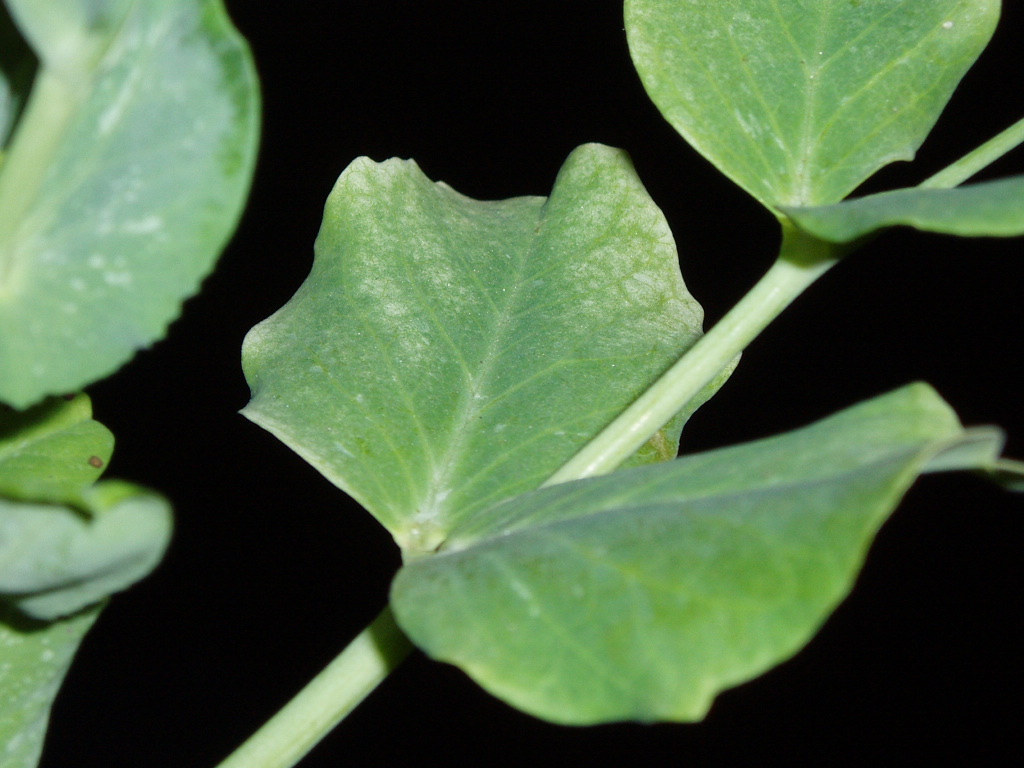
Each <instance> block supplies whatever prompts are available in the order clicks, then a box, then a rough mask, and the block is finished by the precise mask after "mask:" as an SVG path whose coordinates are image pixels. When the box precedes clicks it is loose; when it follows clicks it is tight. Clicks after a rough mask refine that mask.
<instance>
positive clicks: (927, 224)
mask: <svg viewBox="0 0 1024 768" xmlns="http://www.w3.org/2000/svg"><path fill="white" fill-rule="evenodd" d="M782 212H783V213H785V214H786V215H787V216H789V218H790V219H792V220H793V222H794V223H795V224H796V225H797V226H798V227H800V228H801V229H803V230H804V231H805V232H809V233H810V234H812V235H814V236H815V237H818V238H821V239H822V240H828V241H829V242H833V243H849V242H852V241H853V240H856V239H858V238H860V237H864V236H865V235H869V234H871V233H872V232H876V231H878V230H880V229H885V228H888V227H895V226H909V227H914V228H916V229H920V230H923V231H925V232H939V233H942V234H947V235H962V236H965V237H982V236H993V237H996V236H998V237H1012V236H1015V235H1022V234H1024V176H1014V177H1012V178H1008V179H1000V180H999V181H987V182H982V183H980V184H971V185H968V186H964V187H956V188H954V189H897V190H894V191H892V192H882V193H880V194H877V195H869V196H867V197H860V198H853V199H850V200H844V201H843V202H841V203H837V204H836V205H828V206H822V207H815V208H783V209H782Z"/></svg>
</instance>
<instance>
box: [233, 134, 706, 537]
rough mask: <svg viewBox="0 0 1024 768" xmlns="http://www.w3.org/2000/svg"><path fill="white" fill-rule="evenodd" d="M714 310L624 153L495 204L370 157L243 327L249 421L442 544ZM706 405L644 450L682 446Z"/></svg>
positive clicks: (628, 391)
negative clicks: (266, 309)
mask: <svg viewBox="0 0 1024 768" xmlns="http://www.w3.org/2000/svg"><path fill="white" fill-rule="evenodd" d="M701 319H702V311H701V309H700V307H699V305H698V304H697V302H696V301H694V299H693V298H692V297H691V296H690V294H689V293H688V292H687V290H686V288H685V286H684V285H683V281H682V278H681V277H680V275H679V266H678V261H677V256H676V251H675V246H674V243H673V240H672V235H671V233H670V231H669V229H668V225H667V223H666V222H665V219H664V217H663V216H662V214H661V212H660V211H659V210H658V208H657V207H656V206H655V205H654V203H653V202H652V201H651V199H650V198H649V197H648V195H647V193H646V190H644V188H643V186H642V185H641V184H640V181H639V180H638V179H637V177H636V173H635V171H634V170H633V167H632V165H631V163H630V162H629V159H628V158H627V156H626V155H625V153H623V152H621V151H619V150H615V149H611V148H608V147H604V146H600V145H596V144H591V145H586V146H584V147H581V148H579V149H577V150H576V151H575V152H574V153H573V154H572V155H571V156H570V157H569V159H568V160H567V161H566V164H565V166H564V167H563V168H562V170H561V172H560V174H559V176H558V180H557V181H556V183H555V188H554V191H553V192H552V194H551V197H550V198H541V197H522V198H514V199H510V200H503V201H498V202H481V201H476V200H471V199H469V198H467V197H464V196H462V195H460V194H458V193H457V192H455V191H454V190H452V189H451V188H450V187H448V186H447V185H445V184H442V183H436V184H435V183H433V182H431V181H430V180H429V179H427V178H426V177H425V176H424V175H423V174H422V173H421V172H420V170H419V168H417V166H416V165H415V164H414V163H412V162H411V161H400V160H389V161H387V162H385V163H381V164H377V163H373V162H371V161H369V160H367V159H360V160H356V161H355V162H354V163H353V164H352V165H351V166H349V168H348V169H347V170H346V171H345V172H344V173H343V174H342V176H341V178H340V179H339V180H338V183H337V185H336V186H335V188H334V191H333V192H332V193H331V196H330V199H329V200H328V202H327V208H326V211H325V215H324V223H323V227H322V228H321V231H320V235H319V237H318V239H317V244H316V261H315V263H314V266H313V271H312V274H311V275H310V276H309V278H308V279H307V280H306V282H305V284H304V285H303V286H302V287H301V288H300V289H299V291H298V293H296V295H295V297H294V298H292V300H291V301H290V302H289V303H288V304H287V305H285V307H283V308H282V309H281V310H280V311H278V312H277V313H276V314H275V315H273V316H272V317H271V318H269V319H268V320H266V321H264V322H263V323H261V324H260V325H258V326H256V327H255V328H254V329H253V330H252V331H250V333H249V335H248V337H247V338H246V341H245V346H244V349H243V366H244V368H245V372H246V377H247V378H248V381H249V384H250V387H251V388H252V391H253V397H252V401H251V402H250V403H249V405H248V406H247V407H246V408H245V410H244V411H243V413H244V414H245V415H246V416H248V417H249V418H250V419H252V420H253V421H255V422H256V423H257V424H259V425H261V426H263V427H264V428H266V429H268V430H269V431H271V432H272V433H274V434H275V435H277V436H278V437H279V438H280V439H281V440H282V441H284V442H285V443H286V444H287V445H289V446H290V447H292V448H293V449H294V450H295V451H296V452H298V453H299V454H300V455H301V456H302V457H303V458H305V459H306V460H307V461H309V462H310V463H311V464H312V465H313V466H314V467H316V468H317V469H318V470H320V472H322V473H323V474H324V475H325V476H326V477H328V478H329V479H330V480H331V481H332V482H334V483H335V484H336V485H338V486H339V487H341V488H342V489H343V490H345V491H346V492H347V493H349V494H350V495H352V496H353V497H354V498H355V499H356V500H357V501H359V503H361V504H362V505H363V506H365V507H366V508H367V509H368V510H369V511H370V512H371V513H373V514H374V515H375V516H376V517H377V519H378V520H380V521H381V522H382V523H383V524H384V525H385V526H386V527H387V528H388V529H389V530H390V531H391V532H392V534H393V535H394V536H395V538H396V540H397V541H398V543H399V544H400V545H401V546H402V547H403V548H405V549H407V550H413V551H429V550H431V549H433V548H434V547H436V546H437V545H438V544H439V543H440V542H441V541H442V540H443V539H444V537H445V535H446V533H447V531H449V530H451V528H452V527H453V526H455V525H456V524H458V523H459V522H460V521H462V520H466V519H468V518H470V517H472V515H473V514H475V513H476V512H477V511H479V510H480V509H483V508H484V507H487V506H489V505H491V504H493V503H495V502H497V501H500V500H501V499H504V498H507V497H510V496H514V495H516V494H518V493H522V492H524V491H528V490H532V489H534V488H536V487H537V486H539V485H540V484H541V483H542V482H543V481H544V480H546V479H547V478H548V477H549V476H550V475H551V474H552V473H553V472H554V471H555V470H556V469H558V467H560V466H561V465H562V464H563V463H564V462H565V461H566V460H567V459H569V458H570V457H571V456H572V455H573V454H574V453H576V452H577V451H578V450H579V449H580V448H581V447H582V446H583V445H584V444H586V443H587V442H588V441H589V440H590V439H591V438H592V437H593V436H594V435H595V434H596V433H597V432H598V431H599V430H600V429H601V428H602V427H603V426H604V425H605V424H607V423H608V422H609V421H610V420H611V419H612V418H613V417H614V416H615V415H617V414H618V413H619V411H621V410H622V409H623V408H624V407H625V406H626V405H628V404H629V403H630V402H631V401H632V400H633V399H634V398H635V397H636V396H637V395H639V394H640V393H641V392H643V391H644V389H646V387H647V386H648V385H649V384H650V383H651V382H652V381H653V380H654V379H655V378H657V376H658V375H659V374H660V373H661V372H662V371H664V370H665V369H666V368H668V367H669V366H670V365H671V364H672V363H673V362H674V361H675V360H676V359H677V358H678V357H679V356H680V355H681V354H682V352H683V351H685V350H686V349H688V348H689V347H690V346H691V345H692V344H693V343H694V342H695V341H696V339H697V338H698V336H699V335H700V332H701V331H700V325H701ZM721 383H722V382H721V380H719V381H716V382H715V386H718V385H720V384H721ZM712 391H713V389H712V388H709V390H708V391H706V392H704V393H702V396H701V398H698V400H699V401H700V402H703V400H704V399H706V398H707V397H709V396H710V394H711V392H712ZM698 404H699V402H694V403H691V405H690V406H689V407H688V408H687V409H686V413H684V414H683V416H682V417H681V418H680V419H677V421H676V423H675V424H674V425H672V426H673V429H671V430H665V431H663V432H662V433H660V434H659V435H656V436H655V441H656V442H658V443H659V445H658V446H648V450H647V453H646V456H645V458H646V459H648V460H654V459H659V458H661V459H663V458H670V457H672V456H674V455H675V452H676V440H677V438H678V429H679V427H681V423H682V421H683V420H684V418H685V417H686V416H688V415H689V413H690V412H691V411H692V410H693V409H694V408H696V407H697V405H698Z"/></svg>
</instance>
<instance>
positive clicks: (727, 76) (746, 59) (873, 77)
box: [626, 0, 999, 207]
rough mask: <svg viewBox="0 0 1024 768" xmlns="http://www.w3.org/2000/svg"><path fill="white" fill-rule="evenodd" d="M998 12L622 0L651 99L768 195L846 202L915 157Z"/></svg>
mask: <svg viewBox="0 0 1024 768" xmlns="http://www.w3.org/2000/svg"><path fill="white" fill-rule="evenodd" d="M998 16H999V2H998V0H928V1H927V2H921V0H814V2H808V1H807V0H626V32H627V36H628V39H629V46H630V51H631V53H632V56H633V62H634V64H635V65H636V68H637V71H638V72H639V74H640V78H641V80H642V81H643V83H644V87H645V88H646V89H647V92H648V93H649V94H650V96H651V99H652V100H653V101H654V103H655V104H656V105H657V107H658V109H660V110H661V112H662V114H664V115H665V117H666V118H667V119H668V121H669V123H671V124H672V126H673V127H674V128H675V129H676V130H677V131H679V133H680V134H682V136H683V137H684V138H685V139H686V140H687V141H688V142H690V144H692V145H693V147H694V148H695V149H697V151H699V152H700V153H701V154H703V155H704V156H705V157H707V158H708V159H709V160H710V161H711V162H712V163H714V164H715V166H716V167H717V168H718V169H719V170H721V171H722V172H723V173H724V174H726V175H727V176H728V177H729V178H731V179H732V180H733V181H734V182H736V183H737V184H739V185H740V186H741V187H743V188H744V189H745V190H746V191H747V192H749V193H750V194H751V195H753V196H754V197H756V198H757V199H758V200H759V201H760V202H761V203H763V204H764V205H766V206H769V207H775V206H780V205H790V206H795V205H827V204H831V203H836V202H838V201H839V200H841V199H843V198H844V197H845V196H846V195H848V194H849V193H850V192H851V191H852V190H853V189H854V188H855V187H856V186H857V185H858V184H860V183H861V182H862V181H863V180H864V179H866V178H867V177H868V176H870V175H871V174H873V173H874V172H875V171H876V170H878V169H879V168H881V167H882V166H883V165H886V164H888V163H891V162H893V161H894V160H909V159H911V158H912V157H913V156H914V153H915V152H916V150H917V148H918V147H919V146H920V145H921V143H922V142H923V141H924V138H925V137H926V136H927V134H928V132H929V131H930V130H931V128H932V126H933V125H934V124H935V121H936V120H937V119H938V116H939V113H940V112H941V111H942V109H943V107H944V106H945V105H946V103H947V101H948V100H949V97H950V95H951V93H952V92H953V89H954V88H955V87H956V85H957V83H959V81H960V79H961V77H962V76H963V74H964V73H965V72H966V71H967V69H968V68H969V67H970V65H971V64H972V63H973V62H974V61H975V59H976V58H977V57H978V55H979V54H980V53H981V51H982V49H983V48H984V47H985V44H986V43H987V42H988V40H989V38H990V37H991V35H992V31H993V29H994V27H995V24H996V21H997V20H998Z"/></svg>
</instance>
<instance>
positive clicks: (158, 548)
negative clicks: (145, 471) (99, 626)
mask: <svg viewBox="0 0 1024 768" xmlns="http://www.w3.org/2000/svg"><path fill="white" fill-rule="evenodd" d="M83 510H84V511H85V513H84V514H83ZM170 535H171V509H170V505H169V504H168V503H167V502H166V501H165V500H164V499H163V498H161V497H160V496H158V495H157V494H155V493H151V492H149V491H146V490H144V489H142V488H137V487H136V486H133V485H129V484H127V483H119V482H116V481H113V480H108V481H106V482H102V483H99V484H97V485H94V486H92V487H90V488H87V489H85V490H83V491H82V496H81V501H80V503H79V504H78V505H77V506H76V507H68V506H64V505H60V504H52V503H31V502H24V501H10V500H8V499H4V498H2V497H0V601H3V600H7V601H8V602H10V603H11V604H13V605H15V606H16V607H17V608H18V609H19V610H21V611H22V612H23V613H25V614H26V615H28V616H32V617H34V618H38V619H55V618H59V617H61V616H67V615H68V614H70V613H73V612H75V611H78V610H80V609H82V608H84V607H86V606H88V605H92V604H93V603H96V602H98V601H100V600H102V599H103V598H105V597H107V596H108V595H110V594H113V593H114V592H119V591H121V590H122V589H126V588H127V587H129V586H131V585H132V584H134V583H135V582H136V581H138V580H139V579H141V578H142V577H143V576H146V575H147V574H148V573H149V572H150V571H152V570H153V568H154V567H155V566H156V565H157V563H159V562H160V558H161V557H163V554H164V550H165V549H166V548H167V544H168V542H169V541H170Z"/></svg>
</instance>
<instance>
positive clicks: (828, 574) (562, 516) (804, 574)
mask: <svg viewBox="0 0 1024 768" xmlns="http://www.w3.org/2000/svg"><path fill="white" fill-rule="evenodd" d="M1000 446H1001V435H1000V433H999V432H998V431H997V430H991V429H988V430H981V431H978V432H965V431H964V430H963V429H962V428H961V427H960V425H959V423H958V421H957V419H956V416H955V414H954V413H953V412H952V411H951V410H950V408H949V407H948V406H947V405H946V404H945V403H944V402H943V401H942V400H941V398H939V396H938V395H936V394H935V393H934V391H933V390H931V389H930V388H929V387H927V386H926V385H920V384H919V385H914V386H910V387H906V388H904V389H901V390H898V391H896V392H894V393H890V394H888V395H885V396H883V397H879V398H876V399H874V400H871V401H868V402H866V403H862V404H860V405H857V406H855V407H853V408H850V409H848V410H845V411H842V412H841V413H839V414H837V415H834V416H832V417H830V418H827V419H824V420H822V421H820V422H817V423H815V424H813V425H811V426H809V427H806V428H804V429H801V430H797V431H794V432H790V433H787V434H784V435H780V436H777V437H773V438H769V439H766V440H760V441H757V442H753V443H748V444H745V445H739V446H735V447H731V448H726V449H723V450H719V451H713V452H710V453H706V454H698V455H694V456H688V457H684V458H682V459H679V460H677V461H673V462H668V463H665V464H659V465H654V466H649V467H643V468H638V469H632V470H626V471H621V472H615V473H613V474H611V475H605V476H603V477H598V478H592V479H587V480H581V481H575V482H570V483H564V484H561V485H555V486H550V487H547V488H543V489H541V490H538V491H534V492H532V493H527V494H523V495H521V496H518V497H516V498H513V499H510V500H507V501H505V502H503V503H501V504H498V505H495V506H493V507H491V508H490V509H488V510H486V511H484V512H482V513H481V514H479V515H477V516H476V517H475V518H474V519H473V520H470V521H467V522H466V523H464V524H463V525H462V526H460V527H459V528H457V529H456V530H455V531H453V532H452V535H451V536H450V538H449V540H448V541H447V542H446V543H445V544H444V545H443V546H442V547H441V549H440V550H439V551H438V553H437V554H435V555H430V556H424V557H421V558H418V559H414V560H411V561H407V562H406V564H405V565H404V566H403V568H402V569H401V570H400V571H399V573H398V575H397V577H396V579H395V582H394V584H393V588H392V605H393V609H394V612H395V616H396V618H397V620H398V623H399V625H400V626H401V627H402V629H403V630H404V631H405V632H406V633H407V634H408V635H409V637H410V638H411V639H412V640H413V641H414V642H415V643H416V644H417V645H419V646H420V647H421V648H423V649H424V650H425V651H426V652H427V653H428V654H430V655H431V656H432V657H434V658H436V659H440V660H442V661H447V662H451V663H453V664H457V665H458V666H460V667H461V668H462V669H463V670H465V671H466V672H467V673H468V674H469V675H470V676H471V677H473V679H475V680H476V681H477V682H478V683H480V684H481V685H482V686H483V687H484V688H486V689H487V690H489V691H490V692H491V693H493V694H495V695H496V696H499V697H500V698H502V699H504V700H505V701H507V702H509V703H510V704H512V705H514V706H516V707H519V708H520V709H523V710H525V711H526V712H529V713H531V714H534V715H537V716H540V717H543V718H546V719H548V720H552V721H555V722H559V723H567V724H592V723H600V722H608V721H616V720H639V721H644V722H649V721H655V720H676V721H690V720H698V719H700V718H702V717H703V716H704V715H705V713H706V712H707V710H708V707H709V706H710V704H711V702H712V700H713V698H714V696H715V695H716V694H717V693H718V692H719V691H721V690H722V689H724V688H727V687H729V686H733V685H736V684H738V683H741V682H743V681H745V680H748V679H750V678H751V677H754V676H756V675H757V674H759V673H761V672H763V671H765V670H766V669H768V668H770V667H772V666H773V665H775V664H777V663H779V662H781V661H783V660H784V659H786V658H788V657H789V656H791V655H792V654H794V653H795V652H796V651H797V650H799V649H800V648H801V647H802V646H803V645H804V644H805V643H806V642H807V641H808V640H809V639H810V637H811V636H812V635H813V634H814V633H815V632H816V631H817V629H818V628H819V626H820V625H821V624H822V623H823V622H824V621H825V619H826V618H827V617H828V615H829V613H830V612H831V611H832V610H833V609H834V608H835V606H836V605H837V604H838V603H839V602H840V601H841V600H842V599H843V598H844V597H845V596H846V594H847V593H848V592H849V590H850V589H851V586H852V584H853V582H854V579H855V578H856V575H857V572H858V570H859V569H860V567H861V565H862V563H863V560H864V556H865V553H866V550H867V548H868V546H869V544H870V542H871V540H872V538H873V536H874V534H875V532H876V531H877V529H878V528H879V526H880V525H881V524H882V522H883V521H884V520H885V519H886V517H887V516H888V515H889V514H890V512H891V511H892V510H893V509H894V508H895V506H896V504H897V503H898V502H899V499H900V498H901V496H902V495H903V493H904V492H905V491H906V489H907V488H908V487H909V485H910V484H911V483H912V482H913V480H914V479H915V478H916V477H917V475H918V474H919V473H920V472H922V471H924V470H929V471H937V470H940V469H953V468H977V467H980V468H985V469H991V468H992V467H993V466H994V465H995V464H996V463H997V457H998V452H999V449H1000ZM933 458H934V460H935V461H934V465H930V464H929V462H930V461H931V460H932V459H933Z"/></svg>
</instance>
